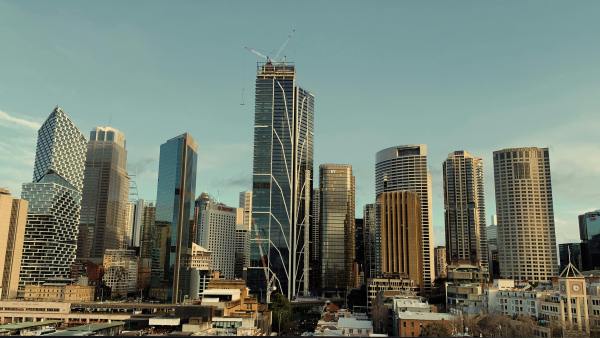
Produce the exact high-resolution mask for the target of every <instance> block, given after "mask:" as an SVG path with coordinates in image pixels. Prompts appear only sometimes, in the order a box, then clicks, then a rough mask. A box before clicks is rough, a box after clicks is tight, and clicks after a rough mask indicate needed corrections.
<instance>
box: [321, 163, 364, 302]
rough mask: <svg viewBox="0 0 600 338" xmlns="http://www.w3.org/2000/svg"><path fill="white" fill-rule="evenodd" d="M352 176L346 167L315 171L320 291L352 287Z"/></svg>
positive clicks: (326, 165) (353, 251) (350, 170)
mask: <svg viewBox="0 0 600 338" xmlns="http://www.w3.org/2000/svg"><path fill="white" fill-rule="evenodd" d="M354 184H355V183H354V176H353V175H352V166H350V165H348V164H322V165H321V166H320V167H319V192H320V198H319V199H320V204H321V205H320V208H319V209H320V216H319V219H320V226H321V227H320V230H319V234H320V249H321V255H320V256H321V257H320V259H321V289H322V290H323V292H329V291H332V292H337V291H345V290H348V289H351V288H353V287H354V285H355V284H356V282H355V281H354V280H353V274H352V271H353V265H354V258H355V244H354V241H355V231H356V226H355V223H354V220H355V218H354V208H355V207H354V203H355V202H354V198H355V197H354V195H355V192H354V191H355V187H354Z"/></svg>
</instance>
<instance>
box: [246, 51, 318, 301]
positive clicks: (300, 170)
mask: <svg viewBox="0 0 600 338" xmlns="http://www.w3.org/2000/svg"><path fill="white" fill-rule="evenodd" d="M313 112H314V96H313V95H312V94H311V93H310V92H308V91H306V90H304V89H302V88H300V87H299V86H298V84H297V83H296V69H295V66H294V65H293V64H290V63H279V62H271V61H269V62H266V63H260V64H259V65H258V72H257V76H256V98H255V116H254V161H253V177H252V180H253V183H252V196H253V197H252V198H253V199H252V219H253V222H254V223H253V224H252V237H251V239H250V252H251V256H250V268H249V270H248V285H249V287H250V289H251V292H252V293H253V294H254V295H256V296H259V297H261V298H263V299H264V298H267V301H270V294H271V291H272V290H273V288H276V289H277V290H278V291H279V292H281V293H282V294H283V295H284V296H285V297H287V298H288V299H292V298H293V297H295V296H297V295H301V294H308V290H309V289H308V287H309V285H308V284H309V283H308V281H309V278H310V277H309V258H310V257H309V255H310V253H309V231H310V226H309V224H310V197H311V190H312V176H313V173H312V172H313ZM255 228H256V229H255Z"/></svg>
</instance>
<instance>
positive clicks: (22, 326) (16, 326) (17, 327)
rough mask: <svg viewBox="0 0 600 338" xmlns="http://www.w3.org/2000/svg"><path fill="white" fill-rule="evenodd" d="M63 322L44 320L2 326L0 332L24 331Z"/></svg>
mask: <svg viewBox="0 0 600 338" xmlns="http://www.w3.org/2000/svg"><path fill="white" fill-rule="evenodd" d="M62 322H63V321H62V320H43V321H39V322H22V323H10V324H4V325H0V330H24V329H31V328H36V327H40V326H47V325H54V324H60V323H62Z"/></svg>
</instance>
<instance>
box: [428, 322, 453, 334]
mask: <svg viewBox="0 0 600 338" xmlns="http://www.w3.org/2000/svg"><path fill="white" fill-rule="evenodd" d="M451 334H452V331H451V330H450V326H449V325H448V324H446V323H442V322H437V321H435V322H431V323H429V324H427V326H424V327H423V329H422V330H421V337H450V335H451Z"/></svg>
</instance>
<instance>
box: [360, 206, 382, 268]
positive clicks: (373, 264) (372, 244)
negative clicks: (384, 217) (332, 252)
mask: <svg viewBox="0 0 600 338" xmlns="http://www.w3.org/2000/svg"><path fill="white" fill-rule="evenodd" d="M375 206H376V205H375V204H374V203H371V204H366V205H365V207H364V209H363V220H364V230H363V231H364V237H365V256H364V257H365V258H364V260H365V280H367V279H369V278H375V277H376V276H377V266H378V265H379V245H378V244H379V242H380V239H379V237H378V236H379V233H380V232H379V230H378V227H377V223H376V222H375Z"/></svg>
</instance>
